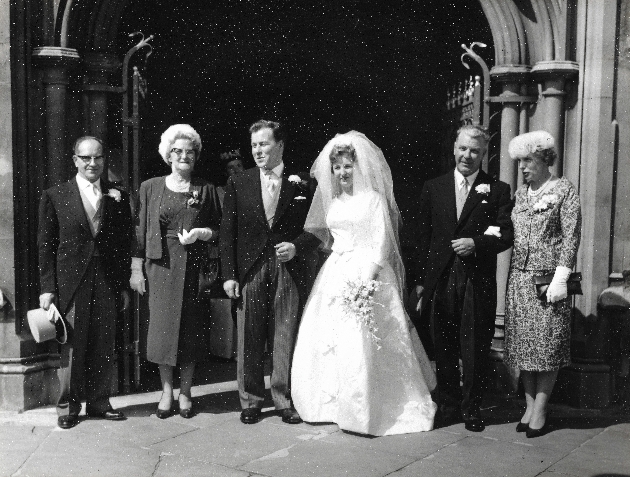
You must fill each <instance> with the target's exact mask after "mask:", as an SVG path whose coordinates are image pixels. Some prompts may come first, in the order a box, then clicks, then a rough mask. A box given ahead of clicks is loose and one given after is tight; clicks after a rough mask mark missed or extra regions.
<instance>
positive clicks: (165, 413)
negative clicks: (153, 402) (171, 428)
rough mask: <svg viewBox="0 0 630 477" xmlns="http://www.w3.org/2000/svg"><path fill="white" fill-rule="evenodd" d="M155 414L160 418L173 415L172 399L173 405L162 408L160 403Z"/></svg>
mask: <svg viewBox="0 0 630 477" xmlns="http://www.w3.org/2000/svg"><path fill="white" fill-rule="evenodd" d="M161 400H162V398H160V401H161ZM155 415H156V416H157V417H158V419H166V418H167V417H170V416H172V415H173V401H172V400H171V407H169V408H168V409H160V405H159V404H158V407H157V410H156V411H155Z"/></svg>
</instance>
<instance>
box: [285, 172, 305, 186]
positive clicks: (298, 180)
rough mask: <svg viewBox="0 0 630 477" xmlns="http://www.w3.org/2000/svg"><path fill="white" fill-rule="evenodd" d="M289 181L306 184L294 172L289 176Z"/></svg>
mask: <svg viewBox="0 0 630 477" xmlns="http://www.w3.org/2000/svg"><path fill="white" fill-rule="evenodd" d="M289 182H291V183H292V184H293V185H302V186H304V185H306V181H303V180H302V178H301V177H300V176H298V175H296V174H293V175H290V176H289Z"/></svg>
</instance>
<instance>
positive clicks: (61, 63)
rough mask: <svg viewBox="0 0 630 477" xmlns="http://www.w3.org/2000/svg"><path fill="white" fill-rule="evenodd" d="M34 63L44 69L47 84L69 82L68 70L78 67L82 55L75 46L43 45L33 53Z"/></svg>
mask: <svg viewBox="0 0 630 477" xmlns="http://www.w3.org/2000/svg"><path fill="white" fill-rule="evenodd" d="M31 56H32V58H33V63H34V64H35V65H36V66H37V67H39V68H41V69H42V70H44V72H45V73H46V74H45V76H44V82H45V83H47V84H64V85H65V84H68V71H69V70H70V69H72V68H74V67H76V66H77V65H78V64H79V63H80V61H81V57H80V56H79V53H78V52H77V50H75V49H73V48H63V47H60V46H42V47H39V48H35V49H34V50H33V53H32V55H31Z"/></svg>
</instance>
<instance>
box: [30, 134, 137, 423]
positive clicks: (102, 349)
mask: <svg viewBox="0 0 630 477" xmlns="http://www.w3.org/2000/svg"><path fill="white" fill-rule="evenodd" d="M103 154H104V152H103V144H102V142H101V141H100V139H98V138H95V137H91V136H84V137H81V138H79V139H77V141H76V142H75V144H74V155H73V156H72V157H73V160H74V165H75V166H76V167H77V171H78V172H77V175H76V176H75V177H73V178H72V179H70V180H69V181H68V182H66V183H63V184H60V185H57V186H55V187H52V188H50V189H47V190H45V191H44V193H43V195H42V198H41V202H40V207H39V230H38V237H37V239H38V246H39V270H40V282H41V295H40V297H39V304H40V306H41V307H42V308H44V309H45V310H47V309H48V308H49V307H50V305H51V304H52V303H56V306H57V307H58V309H59V311H60V313H61V314H62V316H63V317H64V318H65V320H66V322H67V326H68V341H67V343H66V344H64V345H62V346H61V371H60V381H61V383H60V387H61V389H60V395H59V399H58V401H57V413H58V416H59V417H58V421H57V422H58V425H59V427H61V428H63V429H69V428H71V427H74V426H75V425H76V424H77V423H78V422H79V419H78V415H79V411H80V410H81V398H82V397H83V396H84V397H85V398H86V401H87V406H86V414H87V415H88V416H90V417H100V418H103V419H108V420H121V419H124V418H125V416H124V415H123V413H122V412H119V411H115V410H113V409H112V406H111V404H110V402H109V393H110V389H111V378H112V370H113V364H114V362H113V355H114V344H115V343H114V341H115V335H116V318H117V313H118V310H119V309H124V308H126V307H127V306H128V304H129V294H128V292H127V289H126V287H127V284H128V283H129V276H130V264H131V257H130V248H131V238H132V225H131V209H130V206H129V198H128V196H127V194H126V193H125V192H122V191H120V190H118V189H116V188H114V187H112V185H111V184H109V183H108V182H107V181H105V180H104V179H101V174H102V173H103V169H104V161H105V156H104V155H103Z"/></svg>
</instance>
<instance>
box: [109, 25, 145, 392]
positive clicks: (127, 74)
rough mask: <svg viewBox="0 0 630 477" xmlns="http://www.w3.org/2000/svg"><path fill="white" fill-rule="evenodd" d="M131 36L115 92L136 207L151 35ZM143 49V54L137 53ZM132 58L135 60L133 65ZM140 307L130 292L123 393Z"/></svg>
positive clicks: (135, 376)
mask: <svg viewBox="0 0 630 477" xmlns="http://www.w3.org/2000/svg"><path fill="white" fill-rule="evenodd" d="M129 36H130V37H132V38H133V37H136V36H139V37H140V41H139V42H138V43H137V44H136V45H135V46H133V47H132V48H131V49H130V50H129V51H128V52H127V54H126V55H125V58H124V60H123V65H122V86H121V87H120V88H115V92H116V93H119V94H121V95H122V128H123V129H122V181H123V184H122V185H123V187H124V188H125V189H126V190H127V191H129V193H130V196H131V203H132V208H133V209H135V205H136V203H137V197H138V189H139V187H140V144H141V138H140V102H141V100H142V99H144V97H145V96H146V93H147V81H146V79H145V78H144V77H143V76H142V72H144V70H145V68H146V62H147V59H148V58H149V56H150V55H151V52H152V47H151V45H150V44H149V42H150V41H151V39H153V35H151V36H149V37H148V38H144V35H143V34H142V33H140V32H136V33H132V34H130V35H129ZM140 50H143V52H144V57H143V58H142V57H141V56H140V55H136V53H138V52H139V51H140ZM132 62H133V63H134V64H133V65H132ZM140 310H141V300H140V296H139V294H138V293H134V294H133V298H132V306H131V307H130V310H127V311H126V312H125V314H124V318H123V320H122V323H121V324H120V326H119V328H120V330H119V337H120V341H121V345H120V346H119V347H118V356H119V358H122V359H119V366H118V370H119V378H120V379H119V386H121V387H122V392H123V393H129V392H131V391H132V390H134V389H136V388H137V387H138V385H139V383H140V333H141V331H140Z"/></svg>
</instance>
